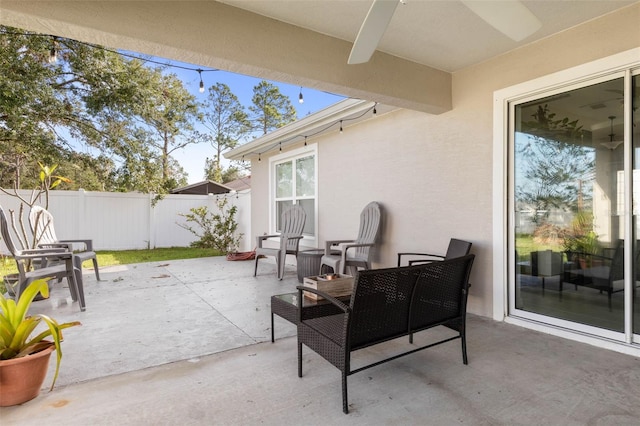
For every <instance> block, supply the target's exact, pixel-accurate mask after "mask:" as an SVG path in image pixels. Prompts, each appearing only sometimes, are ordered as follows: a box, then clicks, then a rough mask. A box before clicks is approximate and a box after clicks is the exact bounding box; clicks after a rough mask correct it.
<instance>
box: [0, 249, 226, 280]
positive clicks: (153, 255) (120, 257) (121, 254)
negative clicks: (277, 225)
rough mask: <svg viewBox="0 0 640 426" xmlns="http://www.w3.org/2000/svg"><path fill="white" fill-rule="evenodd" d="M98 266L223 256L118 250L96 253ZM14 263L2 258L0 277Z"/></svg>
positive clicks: (213, 252)
mask: <svg viewBox="0 0 640 426" xmlns="http://www.w3.org/2000/svg"><path fill="white" fill-rule="evenodd" d="M96 254H97V256H98V265H99V266H100V267H103V266H110V265H126V264H130V263H145V262H160V261H165V260H176V259H195V258H197V257H210V256H222V255H223V254H222V253H220V252H219V251H217V250H214V249H200V248H191V247H170V248H156V249H150V250H120V251H98V252H96ZM83 265H84V266H85V267H92V263H91V261H90V260H89V261H87V262H85V263H84V264H83ZM17 272H18V270H17V269H16V262H15V261H14V260H13V259H12V258H11V257H3V258H2V259H1V260H0V276H5V275H7V274H15V273H17Z"/></svg>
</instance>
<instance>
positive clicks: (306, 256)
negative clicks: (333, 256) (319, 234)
mask: <svg viewBox="0 0 640 426" xmlns="http://www.w3.org/2000/svg"><path fill="white" fill-rule="evenodd" d="M323 255H324V250H320V249H314V250H303V251H299V252H298V256H297V257H296V263H297V264H298V282H299V283H302V281H303V279H304V277H310V276H312V275H318V273H319V272H320V262H321V261H322V256H323Z"/></svg>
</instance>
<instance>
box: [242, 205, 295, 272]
mask: <svg viewBox="0 0 640 426" xmlns="http://www.w3.org/2000/svg"><path fill="white" fill-rule="evenodd" d="M306 220H307V213H306V212H305V211H304V209H303V208H302V206H300V205H297V204H296V205H294V206H291V207H289V208H288V209H287V210H285V211H284V212H282V216H281V223H282V231H281V233H280V234H274V235H259V236H258V237H256V250H255V251H256V261H255V268H254V270H253V276H254V277H255V276H256V274H257V273H258V260H260V257H261V256H274V257H275V258H276V266H277V273H278V279H280V280H281V279H282V277H283V276H284V262H285V259H286V257H287V255H288V254H292V255H294V256H297V255H298V246H299V244H300V240H301V239H302V231H303V230H304V224H305V222H306ZM269 238H279V239H280V244H279V247H278V248H269V247H263V243H264V241H265V240H267V239H269Z"/></svg>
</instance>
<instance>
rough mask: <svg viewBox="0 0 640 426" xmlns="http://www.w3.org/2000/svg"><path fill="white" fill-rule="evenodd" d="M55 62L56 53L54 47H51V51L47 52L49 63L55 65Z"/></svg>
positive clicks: (56, 58)
mask: <svg viewBox="0 0 640 426" xmlns="http://www.w3.org/2000/svg"><path fill="white" fill-rule="evenodd" d="M57 60H58V52H56V48H55V47H52V48H51V50H50V51H49V63H50V64H55V63H56V61H57Z"/></svg>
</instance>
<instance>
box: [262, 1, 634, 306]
mask: <svg viewBox="0 0 640 426" xmlns="http://www.w3.org/2000/svg"><path fill="white" fill-rule="evenodd" d="M639 22H640V5H636V6H635V7H633V8H628V9H625V10H623V11H622V12H619V13H614V14H611V15H607V16H605V17H603V18H601V19H598V20H596V21H593V22H591V23H588V24H585V25H583V26H580V27H576V28H574V29H571V30H569V31H566V32H564V33H561V34H559V35H557V36H555V37H552V38H548V39H545V40H543V41H541V42H539V43H535V44H532V45H529V46H527V47H524V48H522V49H519V50H517V51H514V52H511V53H509V54H507V55H503V56H501V57H499V58H496V59H494V60H492V61H488V62H485V63H483V64H480V65H477V66H474V67H472V68H469V69H466V70H464V71H462V72H458V73H456V74H455V75H454V76H453V102H454V104H453V110H451V111H449V112H446V113H444V114H441V115H437V116H436V115H429V114H425V113H420V112H416V111H410V110H398V111H395V112H392V113H388V114H385V115H382V116H378V117H376V118H372V119H369V120H367V121H365V122H362V123H359V124H357V125H354V126H352V127H349V128H346V129H345V131H344V133H343V134H339V133H338V132H337V131H335V132H333V133H330V134H327V135H325V136H323V137H321V138H317V139H315V141H316V142H318V180H319V194H318V200H319V230H318V231H319V240H320V242H323V241H324V240H326V239H334V238H353V237H355V234H356V232H357V227H358V215H359V212H360V210H361V209H362V207H363V206H364V205H365V204H367V203H368V202H369V201H372V200H377V201H379V202H381V203H382V205H383V206H384V211H385V222H384V229H383V233H382V238H381V245H380V250H379V253H378V254H377V256H376V258H375V266H376V267H383V266H393V265H395V262H396V253H397V252H399V251H413V250H417V251H428V252H435V253H443V252H444V251H445V250H446V247H447V244H448V241H449V238H451V237H457V238H461V239H467V240H469V241H472V242H473V249H472V252H473V253H475V254H476V255H477V259H476V263H475V265H474V270H473V273H472V277H471V282H472V287H471V293H470V300H469V310H470V311H471V312H473V313H477V314H480V315H485V316H491V315H492V297H493V282H492V272H493V271H492V263H493V259H492V246H493V244H494V241H493V240H492V238H493V237H492V217H493V216H492V215H493V205H492V184H493V182H492V173H493V167H494V165H493V157H492V155H493V152H492V143H493V134H492V114H493V92H494V91H495V90H499V89H502V88H505V87H508V86H511V85H514V84H517V83H521V82H525V81H527V80H531V79H534V78H537V77H541V76H544V75H546V74H549V73H553V72H555V71H559V70H563V69H566V68H570V67H573V66H576V65H580V64H583V63H586V62H589V61H592V60H595V59H598V58H602V57H606V56H608V55H612V54H614V53H617V52H621V51H625V50H628V49H631V48H635V47H639V46H640V29H639V28H640V27H639V25H638V23H639ZM252 173H253V176H252V182H253V188H252V196H253V204H252V206H253V210H252V216H253V222H252V229H253V230H254V233H262V231H263V230H264V231H266V230H268V214H267V211H268V161H266V156H265V155H263V156H262V161H261V162H260V163H257V162H254V163H253V165H252Z"/></svg>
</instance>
